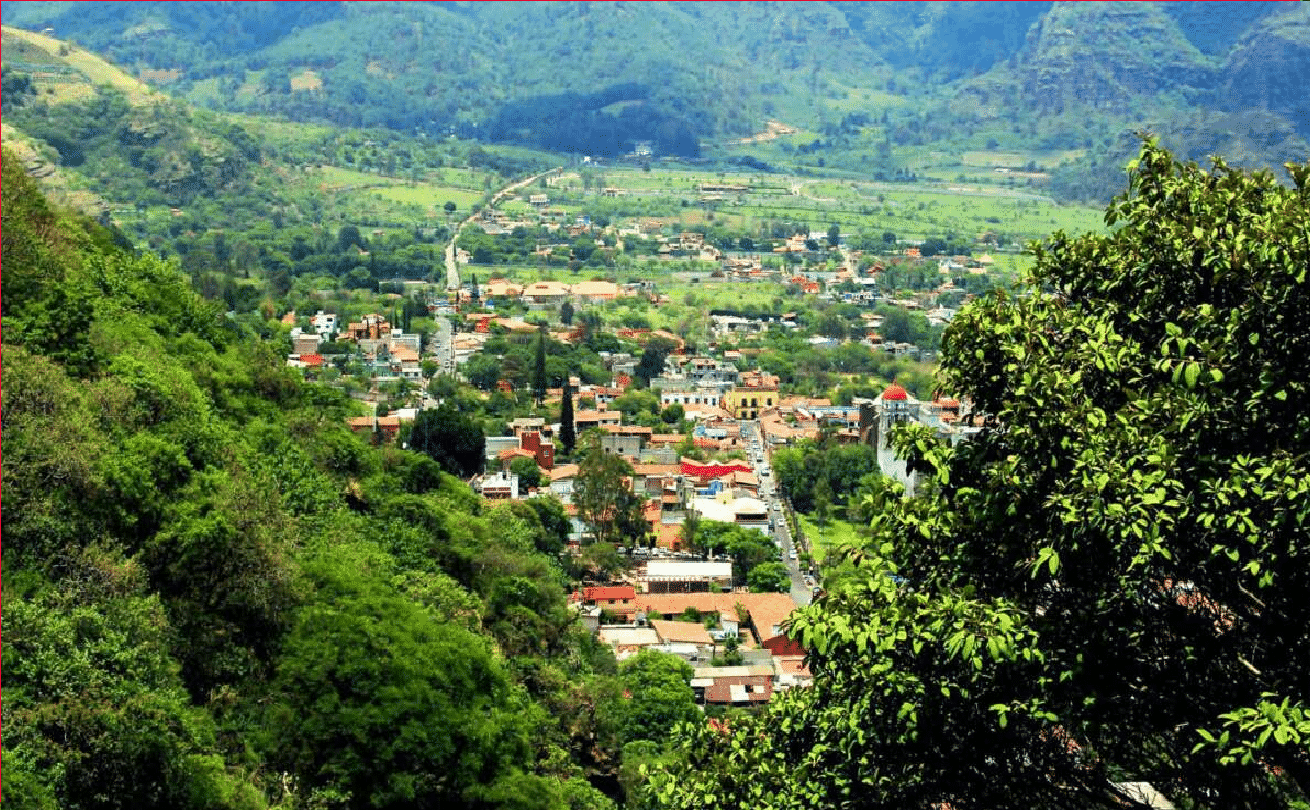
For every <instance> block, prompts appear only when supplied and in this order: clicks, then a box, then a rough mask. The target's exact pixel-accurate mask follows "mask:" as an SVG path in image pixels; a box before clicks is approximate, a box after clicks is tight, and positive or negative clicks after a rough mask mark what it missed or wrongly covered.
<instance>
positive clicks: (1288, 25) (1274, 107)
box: [1220, 3, 1310, 135]
mask: <svg viewBox="0 0 1310 810" xmlns="http://www.w3.org/2000/svg"><path fill="white" fill-rule="evenodd" d="M1287 5H1288V6H1289V7H1288V8H1287V9H1286V10H1280V12H1279V13H1276V14H1273V15H1271V16H1269V17H1266V18H1265V19H1263V20H1261V21H1259V22H1258V23H1256V24H1255V25H1254V26H1253V27H1252V28H1251V30H1249V31H1248V32H1247V33H1246V34H1245V35H1244V36H1243V37H1242V38H1241V39H1240V40H1238V42H1237V44H1236V45H1235V46H1234V47H1233V50H1232V53H1231V54H1229V57H1228V62H1227V64H1226V65H1225V67H1224V74H1223V76H1224V78H1223V85H1222V87H1221V89H1220V101H1221V103H1222V104H1223V105H1224V106H1225V107H1226V108H1228V109H1231V110H1242V109H1252V108H1254V109H1259V110H1268V111H1270V112H1275V113H1279V114H1281V115H1284V116H1286V117H1287V118H1288V119H1289V120H1291V121H1293V122H1294V123H1295V124H1296V125H1297V127H1298V129H1299V130H1300V132H1301V133H1302V134H1304V135H1310V93H1307V92H1306V77H1307V76H1310V6H1307V5H1305V4H1304V3H1289V4H1287Z"/></svg>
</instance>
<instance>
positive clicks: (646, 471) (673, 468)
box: [632, 464, 682, 478]
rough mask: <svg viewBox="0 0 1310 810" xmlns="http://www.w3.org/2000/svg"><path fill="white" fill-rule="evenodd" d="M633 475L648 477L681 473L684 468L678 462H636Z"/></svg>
mask: <svg viewBox="0 0 1310 810" xmlns="http://www.w3.org/2000/svg"><path fill="white" fill-rule="evenodd" d="M632 473H633V475H642V476H645V477H647V478H653V477H655V476H664V475H680V474H681V473H682V468H681V467H679V466H678V465H677V464H634V465H632Z"/></svg>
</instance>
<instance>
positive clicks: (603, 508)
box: [573, 433, 646, 546]
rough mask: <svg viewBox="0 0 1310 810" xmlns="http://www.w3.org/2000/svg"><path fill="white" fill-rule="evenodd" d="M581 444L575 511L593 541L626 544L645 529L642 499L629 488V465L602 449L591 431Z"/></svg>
mask: <svg viewBox="0 0 1310 810" xmlns="http://www.w3.org/2000/svg"><path fill="white" fill-rule="evenodd" d="M584 446H585V448H586V449H585V450H584V451H583V456H582V460H581V461H580V462H579V464H578V477H577V481H576V483H575V484H574V488H573V503H574V504H576V505H577V507H578V515H579V517H581V518H582V520H583V521H584V522H585V523H586V524H587V525H588V526H590V527H591V535H592V539H593V540H594V541H595V542H597V543H614V544H617V545H627V546H630V545H632V544H633V543H634V542H636V541H637V540H638V539H640V538H641V537H642V536H644V535H645V533H646V532H645V518H644V516H643V508H644V506H645V502H644V501H643V500H642V499H641V498H640V497H639V496H638V495H637V494H636V493H635V492H633V491H632V482H631V480H630V479H631V477H632V465H631V464H629V463H628V462H626V461H624V460H623V459H622V458H621V457H620V456H619V455H618V454H617V453H607V452H606V451H605V450H604V449H602V448H601V446H600V438H599V436H597V435H596V434H595V433H592V434H590V435H588V436H587V439H586V443H585V445H584Z"/></svg>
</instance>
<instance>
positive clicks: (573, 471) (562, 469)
mask: <svg viewBox="0 0 1310 810" xmlns="http://www.w3.org/2000/svg"><path fill="white" fill-rule="evenodd" d="M577 474H578V465H576V464H561V465H559V466H558V467H556V468H555V469H553V470H551V471H550V480H552V481H558V480H560V479H561V478H574V477H576V476H577Z"/></svg>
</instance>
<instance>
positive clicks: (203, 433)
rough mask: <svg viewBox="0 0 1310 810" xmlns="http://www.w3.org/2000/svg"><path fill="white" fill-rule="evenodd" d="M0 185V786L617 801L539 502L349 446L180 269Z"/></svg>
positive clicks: (607, 716) (185, 803) (56, 800)
mask: <svg viewBox="0 0 1310 810" xmlns="http://www.w3.org/2000/svg"><path fill="white" fill-rule="evenodd" d="M3 181H4V187H3V206H4V211H5V228H4V233H3V239H4V244H3V253H4V256H5V274H4V278H3V291H2V292H3V317H4V332H5V347H4V352H3V357H4V377H5V386H4V403H3V410H4V414H5V424H4V432H5V449H6V458H5V484H6V492H5V497H6V520H5V523H4V530H3V531H4V537H3V549H4V565H3V571H4V587H5V597H6V604H5V609H6V627H5V630H6V632H5V634H4V660H5V664H6V684H5V699H6V706H5V709H6V729H5V732H6V733H5V764H6V768H5V772H4V791H5V795H6V801H7V802H11V803H13V804H14V806H16V807H20V806H21V807H29V806H30V807H77V806H92V805H94V806H97V807H125V808H127V807H131V808H143V807H144V808H150V807H159V808H164V807H168V808H179V807H181V808H185V807H205V808H219V807H233V808H235V807H241V808H260V807H285V808H290V807H304V806H326V805H333V806H339V807H361V808H362V807H408V806H413V805H415V804H423V805H429V804H445V805H454V806H466V807H500V806H524V803H525V802H528V803H530V805H531V806H534V807H556V808H561V809H562V808H565V807H569V808H597V809H601V808H607V807H612V806H613V800H614V799H616V798H621V794H622V790H621V788H620V787H619V785H618V783H617V775H618V772H619V768H620V765H621V751H622V747H623V746H624V745H625V744H626V743H627V742H629V740H628V739H627V738H626V737H625V736H624V735H623V733H622V731H621V730H619V729H617V728H615V727H614V726H613V718H615V717H618V716H620V714H621V711H622V709H621V707H622V706H624V705H626V703H625V702H624V699H623V698H622V697H621V696H622V693H623V690H622V688H621V687H620V685H619V681H618V680H617V674H616V669H615V665H614V661H613V658H612V656H609V655H608V651H607V650H604V649H602V648H599V647H597V646H596V645H595V643H594V642H593V640H592V639H591V638H590V636H589V634H587V633H586V632H585V631H584V630H583V629H582V628H581V627H579V626H578V625H577V623H576V621H575V619H574V617H573V614H572V613H571V612H570V611H568V610H567V609H566V607H565V596H564V594H565V589H566V586H567V583H568V580H567V577H566V575H565V572H564V571H563V570H562V568H561V565H560V562H559V559H558V557H557V556H556V554H557V553H558V552H559V550H560V549H561V548H562V547H563V545H564V542H565V540H566V535H567V531H568V523H567V519H566V518H565V516H564V514H563V509H562V507H561V506H560V505H559V504H558V503H553V504H552V502H551V501H549V500H540V502H537V501H534V502H532V503H514V504H509V505H503V506H498V507H495V508H492V507H490V506H489V505H487V504H486V503H485V502H482V501H481V500H480V499H478V498H477V497H476V496H474V495H473V494H472V493H471V492H470V491H469V490H468V488H467V487H466V486H465V485H464V484H462V483H460V482H459V481H458V480H456V479H455V478H453V477H452V476H451V475H450V474H449V473H448V472H446V471H445V470H443V469H442V467H441V466H440V465H439V464H437V463H435V462H433V461H432V460H430V459H428V458H427V457H426V456H424V455H421V454H418V453H414V452H410V451H404V450H398V449H395V448H374V447H371V446H370V444H369V443H368V442H367V441H366V440H365V439H363V438H361V437H358V436H356V435H354V434H352V433H351V432H350V431H349V430H348V429H347V428H346V426H345V423H346V418H347V417H348V416H350V415H352V414H353V413H355V408H356V406H355V405H353V404H352V403H351V401H350V400H348V399H347V398H345V397H344V396H342V395H341V394H340V393H338V392H335V391H333V390H331V389H327V388H323V387H320V386H317V385H313V384H308V383H305V382H303V381H301V380H300V379H299V377H298V375H297V374H296V373H295V372H294V371H292V370H290V369H288V368H286V366H285V365H284V359H283V356H282V353H281V352H279V351H276V350H275V349H274V347H273V346H272V345H271V344H268V343H264V342H261V341H259V340H257V338H256V336H255V335H254V334H252V333H251V332H250V331H249V330H248V329H246V328H245V327H244V326H243V325H242V324H241V323H240V322H239V321H236V320H233V319H230V318H225V317H223V315H222V314H221V313H220V312H219V311H218V310H217V309H216V308H215V307H214V306H213V305H212V304H209V303H207V302H205V301H204V300H202V299H201V298H199V297H198V296H196V295H195V294H194V293H193V292H191V291H190V290H189V289H188V283H187V280H186V277H185V276H183V275H181V274H179V273H178V272H177V269H176V267H175V266H173V265H170V264H169V263H166V262H163V261H160V260H159V259H158V258H157V257H153V256H150V255H145V254H143V255H133V254H131V253H127V252H124V251H123V250H122V249H121V247H119V246H118V245H117V244H116V243H115V238H114V235H113V234H112V233H111V232H108V231H106V230H104V229H102V228H100V227H99V226H96V225H94V224H92V223H90V222H88V221H86V220H84V219H81V218H79V217H76V216H74V215H70V214H66V213H63V212H61V211H59V210H57V209H55V208H53V207H51V206H50V205H49V204H48V203H47V202H46V201H45V200H44V199H43V198H42V197H41V196H40V195H39V193H37V191H36V190H35V187H34V185H33V183H32V181H31V180H30V179H28V178H27V177H25V176H24V175H23V174H22V172H21V164H20V163H19V162H18V161H17V160H16V159H13V156H12V155H11V154H9V153H8V152H6V154H5V155H4V173H3ZM593 709H594V710H595V711H594V713H593V712H592V710H593ZM643 733H644V732H643ZM646 739H649V737H646ZM648 753H649V752H648ZM658 754H659V749H658V747H657V748H656V750H655V751H654V753H653V754H652V756H658ZM598 787H599V788H600V789H598ZM602 789H603V790H604V791H606V792H605V793H603V792H601V790H602ZM607 793H608V795H606V794H607Z"/></svg>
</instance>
